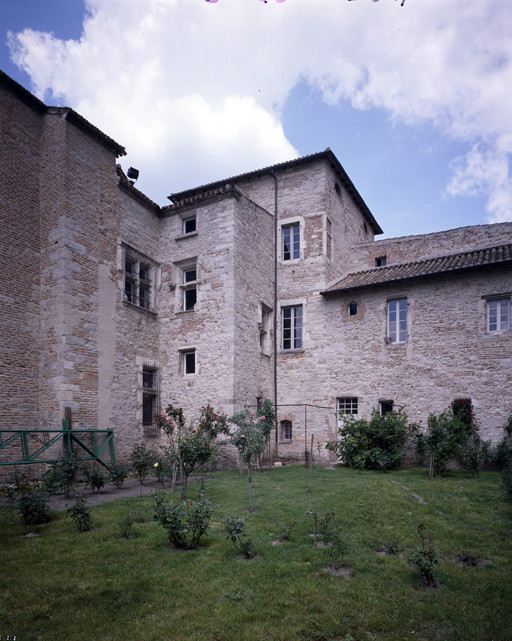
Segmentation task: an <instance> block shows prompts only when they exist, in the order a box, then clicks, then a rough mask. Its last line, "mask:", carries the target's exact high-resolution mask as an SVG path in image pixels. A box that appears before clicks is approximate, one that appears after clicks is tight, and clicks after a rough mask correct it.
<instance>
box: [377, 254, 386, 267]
mask: <svg viewBox="0 0 512 641" xmlns="http://www.w3.org/2000/svg"><path fill="white" fill-rule="evenodd" d="M386 264H387V259H386V257H385V256H378V257H377V258H376V259H375V265H376V267H384V265H386Z"/></svg>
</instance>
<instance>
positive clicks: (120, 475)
mask: <svg viewBox="0 0 512 641" xmlns="http://www.w3.org/2000/svg"><path fill="white" fill-rule="evenodd" d="M127 476H128V470H127V468H126V466H125V465H114V466H113V467H111V468H110V472H109V475H108V478H109V481H110V482H111V483H113V484H114V485H115V486H116V487H117V489H119V488H120V487H121V486H122V484H123V483H124V481H125V479H126V477H127Z"/></svg>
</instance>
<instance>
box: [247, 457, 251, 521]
mask: <svg viewBox="0 0 512 641" xmlns="http://www.w3.org/2000/svg"><path fill="white" fill-rule="evenodd" d="M247 478H248V479H249V512H252V470H251V467H250V466H248V467H247Z"/></svg>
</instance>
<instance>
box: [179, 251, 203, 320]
mask: <svg viewBox="0 0 512 641" xmlns="http://www.w3.org/2000/svg"><path fill="white" fill-rule="evenodd" d="M178 281H181V282H180V283H179V287H178V292H179V298H178V301H177V310H178V311H182V312H191V311H193V310H194V309H195V306H196V303H197V284H198V283H197V264H196V262H195V260H189V261H187V262H186V263H184V264H180V265H178Z"/></svg>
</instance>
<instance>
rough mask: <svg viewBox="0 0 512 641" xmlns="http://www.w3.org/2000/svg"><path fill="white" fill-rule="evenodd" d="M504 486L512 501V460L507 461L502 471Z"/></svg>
mask: <svg viewBox="0 0 512 641" xmlns="http://www.w3.org/2000/svg"><path fill="white" fill-rule="evenodd" d="M501 478H502V482H503V488H504V490H505V493H506V495H507V496H508V498H509V499H510V500H511V501H512V461H510V462H509V463H507V465H505V467H504V468H503V471H502V473H501Z"/></svg>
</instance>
